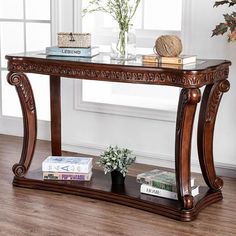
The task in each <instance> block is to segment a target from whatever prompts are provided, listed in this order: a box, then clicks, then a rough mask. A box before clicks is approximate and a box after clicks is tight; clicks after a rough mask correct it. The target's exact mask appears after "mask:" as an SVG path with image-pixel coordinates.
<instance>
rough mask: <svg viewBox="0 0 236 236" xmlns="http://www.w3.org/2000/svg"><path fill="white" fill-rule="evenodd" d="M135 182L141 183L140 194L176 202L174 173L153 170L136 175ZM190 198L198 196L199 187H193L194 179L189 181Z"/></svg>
mask: <svg viewBox="0 0 236 236" xmlns="http://www.w3.org/2000/svg"><path fill="white" fill-rule="evenodd" d="M136 179H137V182H138V183H141V186H140V192H141V193H145V194H149V195H154V196H158V197H164V198H169V199H174V200H177V199H178V196H177V189H176V177H175V173H174V172H170V171H164V170H159V169H154V170H151V171H147V172H144V173H141V174H138V175H137V178H136ZM190 184H191V189H192V196H196V195H198V194H199V186H195V185H194V184H195V179H194V178H191V180H190Z"/></svg>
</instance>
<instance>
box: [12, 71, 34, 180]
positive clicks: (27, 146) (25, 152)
mask: <svg viewBox="0 0 236 236" xmlns="http://www.w3.org/2000/svg"><path fill="white" fill-rule="evenodd" d="M7 80H8V83H9V84H11V85H14V86H15V88H16V91H17V93H18V96H19V100H20V104H21V109H22V114H23V122H24V140H23V147H22V152H21V158H20V162H19V163H16V164H15V165H14V166H13V167H12V170H13V173H14V174H15V175H16V176H18V177H23V176H24V175H25V174H26V173H27V171H28V169H29V167H30V164H31V161H32V158H33V154H34V149H35V144H36V138H37V115H36V106H35V101H34V95H33V91H32V88H31V85H30V82H29V80H28V78H27V76H26V75H25V74H23V73H12V72H10V73H8V75H7Z"/></svg>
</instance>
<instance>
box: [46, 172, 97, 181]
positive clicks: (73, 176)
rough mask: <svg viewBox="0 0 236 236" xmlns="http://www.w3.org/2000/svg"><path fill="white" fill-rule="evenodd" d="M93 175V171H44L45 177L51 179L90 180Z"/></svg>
mask: <svg viewBox="0 0 236 236" xmlns="http://www.w3.org/2000/svg"><path fill="white" fill-rule="evenodd" d="M91 177H92V171H90V172H89V173H70V172H47V171H44V172H43V179H50V180H80V181H89V180H90V179H91Z"/></svg>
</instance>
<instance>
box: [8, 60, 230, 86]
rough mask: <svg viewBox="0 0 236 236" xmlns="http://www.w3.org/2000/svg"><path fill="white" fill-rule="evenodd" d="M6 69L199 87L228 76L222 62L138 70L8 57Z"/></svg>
mask: <svg viewBox="0 0 236 236" xmlns="http://www.w3.org/2000/svg"><path fill="white" fill-rule="evenodd" d="M8 69H9V70H10V71H14V72H33V73H39V74H47V75H55V76H60V77H73V78H80V79H92V80H104V81H117V82H130V83H144V84H160V85H173V86H178V87H185V88H194V87H195V88H196V87H197V88H199V87H202V86H203V85H206V84H211V83H214V82H215V81H218V80H222V79H224V78H225V79H226V78H227V77H228V73H229V68H228V64H222V65H221V66H219V68H217V69H215V70H209V71H203V72H200V71H198V72H197V73H192V72H191V71H189V72H188V71H178V72H176V71H173V70H167V69H162V68H145V67H142V70H139V69H138V67H132V66H130V67H128V69H127V70H120V69H119V67H117V69H116V68H115V67H112V68H111V67H110V66H109V65H104V64H96V63H91V64H89V63H88V64H86V66H85V65H83V67H80V66H79V64H78V63H77V64H76V63H75V64H73V63H72V62H71V63H70V64H68V65H66V64H65V65H61V64H60V66H58V63H55V62H52V61H45V62H40V63H39V62H37V63H34V62H32V61H27V60H25V61H24V62H22V61H18V60H10V61H9V63H8Z"/></svg>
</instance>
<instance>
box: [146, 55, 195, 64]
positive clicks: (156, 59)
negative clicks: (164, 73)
mask: <svg viewBox="0 0 236 236" xmlns="http://www.w3.org/2000/svg"><path fill="white" fill-rule="evenodd" d="M196 60H197V57H196V56H195V55H179V56H178V57H160V56H158V55H156V54H150V55H143V56H142V61H143V62H153V63H160V64H162V63H164V64H177V65H185V64H189V63H195V62H196Z"/></svg>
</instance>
